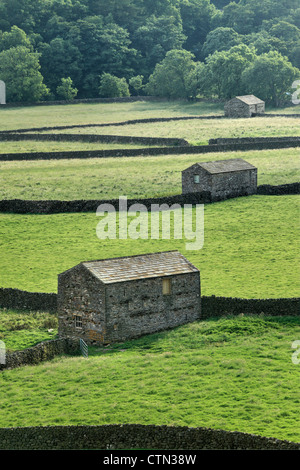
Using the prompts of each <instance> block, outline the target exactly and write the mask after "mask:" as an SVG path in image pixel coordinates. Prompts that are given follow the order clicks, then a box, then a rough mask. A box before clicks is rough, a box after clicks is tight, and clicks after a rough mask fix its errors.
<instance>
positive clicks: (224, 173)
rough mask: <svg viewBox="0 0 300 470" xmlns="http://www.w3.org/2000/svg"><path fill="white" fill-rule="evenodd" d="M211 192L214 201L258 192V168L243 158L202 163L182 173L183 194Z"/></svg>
mask: <svg viewBox="0 0 300 470" xmlns="http://www.w3.org/2000/svg"><path fill="white" fill-rule="evenodd" d="M202 191H209V192H210V194H211V200H212V201H220V200H223V199H228V198H232V197H238V196H248V195H250V194H255V193H256V192H257V168H256V167H255V166H253V165H251V164H250V163H248V162H246V161H245V160H243V159H242V158H234V159H228V160H218V161H212V162H200V163H195V164H194V165H192V166H190V167H188V168H186V169H185V170H183V171H182V193H183V194H187V193H194V192H202Z"/></svg>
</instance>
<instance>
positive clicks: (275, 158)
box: [0, 148, 299, 200]
mask: <svg viewBox="0 0 300 470" xmlns="http://www.w3.org/2000/svg"><path fill="white" fill-rule="evenodd" d="M227 158H228V159H229V158H244V159H245V160H247V161H248V162H249V163H251V164H252V165H255V166H257V168H258V184H259V185H260V184H274V185H277V184H285V183H294V182H296V181H298V180H299V149H298V148H294V149H293V148H289V149H283V150H282V149H279V150H260V151H253V150H252V151H247V152H226V153H208V154H199V155H195V154H193V155H161V156H155V157H129V158H105V159H101V158H89V159H84V160H80V159H72V160H36V161H33V160H31V161H30V160H27V161H13V162H0V180H1V185H0V199H30V200H32V199H35V200H37V199H51V200H54V199H58V200H74V199H111V198H118V197H119V196H121V195H125V196H127V197H128V198H132V197H139V198H143V197H160V196H168V195H173V194H180V193H181V171H182V170H183V169H185V168H187V167H188V166H190V165H192V164H194V163H196V162H199V161H212V160H221V159H227ZM137 167H138V169H139V171H137ZM145 175H147V176H146V177H145Z"/></svg>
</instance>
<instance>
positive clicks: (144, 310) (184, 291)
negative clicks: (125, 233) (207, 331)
mask: <svg viewBox="0 0 300 470" xmlns="http://www.w3.org/2000/svg"><path fill="white" fill-rule="evenodd" d="M200 309H201V294H200V272H199V270H198V269H197V268H196V267H195V266H193V265H192V264H191V263H190V262H189V261H188V260H187V259H186V258H185V257H184V256H183V255H182V254H181V253H179V252H178V251H166V252H161V253H151V254H145V255H138V256H127V257H122V258H112V259H104V260H97V261H88V262H82V263H80V264H78V265H77V266H74V267H73V268H71V269H69V270H67V271H65V272H63V273H61V274H59V275H58V319H59V327H58V333H59V336H60V337H78V338H82V339H83V340H84V341H85V342H86V343H87V344H89V345H92V344H98V345H104V344H109V343H114V342H122V341H125V340H128V339H131V338H136V337H139V336H141V335H144V334H148V333H153V332H156V331H160V330H164V329H168V328H173V327H176V326H178V325H181V324H184V323H187V322H192V321H195V320H197V319H198V318H199V316H200Z"/></svg>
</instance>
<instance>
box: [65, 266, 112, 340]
mask: <svg viewBox="0 0 300 470" xmlns="http://www.w3.org/2000/svg"><path fill="white" fill-rule="evenodd" d="M57 305H58V320H59V322H58V324H59V328H58V334H59V336H60V337H77V338H82V339H83V340H84V341H86V342H87V343H89V344H91V343H92V342H93V341H99V342H103V341H104V333H105V330H104V322H105V314H104V312H105V293H104V288H103V286H102V284H101V283H99V281H98V280H97V279H96V278H94V277H93V276H92V275H91V274H90V273H89V272H88V270H86V269H85V268H83V267H82V266H80V265H79V266H76V267H74V268H73V269H71V270H69V271H67V272H66V273H63V274H61V275H59V282H58V294H57ZM75 316H81V319H82V328H80V327H75Z"/></svg>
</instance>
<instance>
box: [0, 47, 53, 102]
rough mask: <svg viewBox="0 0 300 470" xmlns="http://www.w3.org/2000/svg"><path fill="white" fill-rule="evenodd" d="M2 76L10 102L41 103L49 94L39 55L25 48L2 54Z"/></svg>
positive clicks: (12, 49) (13, 48) (16, 48)
mask: <svg viewBox="0 0 300 470" xmlns="http://www.w3.org/2000/svg"><path fill="white" fill-rule="evenodd" d="M0 76H1V79H2V80H3V81H4V82H5V83H6V91H7V100H8V101H39V100H40V99H42V98H44V97H46V96H47V94H48V92H49V90H48V88H47V87H46V85H45V84H44V83H43V76H42V75H41V73H40V64H39V54H37V53H35V52H31V51H30V50H29V49H27V48H26V47H24V46H17V47H11V48H10V49H8V50H6V51H2V52H1V53H0Z"/></svg>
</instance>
